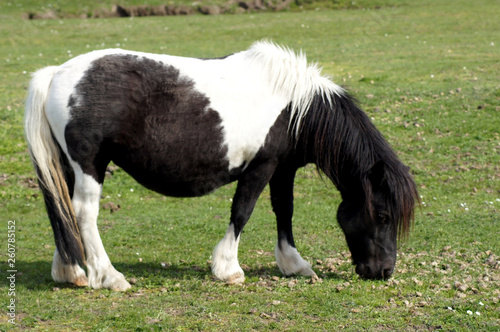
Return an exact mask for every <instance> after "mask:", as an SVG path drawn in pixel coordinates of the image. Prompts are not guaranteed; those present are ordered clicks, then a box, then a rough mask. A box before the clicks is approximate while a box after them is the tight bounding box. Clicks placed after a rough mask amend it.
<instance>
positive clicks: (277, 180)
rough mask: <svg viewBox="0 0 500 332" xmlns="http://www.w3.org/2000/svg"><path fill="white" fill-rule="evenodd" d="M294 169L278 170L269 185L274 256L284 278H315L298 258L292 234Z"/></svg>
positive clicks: (299, 257) (307, 265)
mask: <svg viewBox="0 0 500 332" xmlns="http://www.w3.org/2000/svg"><path fill="white" fill-rule="evenodd" d="M295 173H296V169H293V168H291V169H278V170H277V171H276V173H275V174H274V176H273V178H272V179H271V181H270V183H269V187H270V189H271V204H272V206H273V210H274V213H275V214H276V221H277V224H278V242H277V244H276V250H275V256H276V263H277V264H278V267H279V269H280V271H281V273H283V274H284V275H286V276H289V275H303V276H311V277H315V276H316V273H315V272H314V271H313V269H312V268H311V264H309V263H308V262H307V261H306V260H304V259H303V258H302V256H300V254H299V252H298V251H297V248H296V247H295V242H294V240H293V232H292V215H293V181H294V178H295Z"/></svg>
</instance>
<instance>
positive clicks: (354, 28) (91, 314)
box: [0, 0, 500, 331]
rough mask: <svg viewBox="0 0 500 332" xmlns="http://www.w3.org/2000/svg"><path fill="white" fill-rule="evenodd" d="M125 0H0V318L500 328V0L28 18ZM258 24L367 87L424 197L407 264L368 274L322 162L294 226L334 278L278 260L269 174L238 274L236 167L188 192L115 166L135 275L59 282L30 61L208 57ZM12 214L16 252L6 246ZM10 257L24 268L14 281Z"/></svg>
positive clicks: (233, 326)
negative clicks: (234, 271) (175, 194)
mask: <svg viewBox="0 0 500 332" xmlns="http://www.w3.org/2000/svg"><path fill="white" fill-rule="evenodd" d="M77 3H78V4H77ZM158 3H162V2H161V1H156V0H155V1H152V2H151V3H150V4H158ZM185 3H187V2H185ZM111 4H112V2H109V1H101V2H98V3H93V2H90V1H79V2H74V1H73V2H70V1H63V0H61V1H52V2H50V3H49V2H47V3H46V4H44V5H41V4H40V3H39V2H37V1H30V0H19V1H15V0H10V1H3V2H2V3H1V4H0V73H1V75H0V226H1V227H0V248H1V249H0V253H1V257H2V259H1V262H0V330H1V331H7V330H9V331H10V330H13V331H24V330H34V331H80V330H81V331H84V330H85V331H89V330H90V331H160V330H165V331H192V330H200V331H252V330H256V331H257V330H258V331H262V330H278V331H336V330H348V331H360V330H368V331H392V330H398V331H427V330H444V331H498V330H499V329H500V231H499V229H500V23H499V20H498V17H500V6H499V5H498V2H497V1H493V0H491V1H488V0H480V1H475V2H474V3H472V2H470V1H464V0H457V1H446V0H438V1H429V0H424V1H404V0H401V1H397V0H392V1H390V0H388V1H376V2H369V1H358V2H357V3H356V2H335V1H330V2H326V1H324V2H321V1H318V2H312V1H303V3H302V2H300V1H296V2H295V3H294V4H292V7H291V8H290V10H287V11H282V12H258V13H257V12H254V13H244V14H241V15H218V16H205V15H201V14H197V15H191V16H165V17H141V18H137V17H136V18H108V19H92V18H89V19H77V18H64V17H63V16H64V15H63V16H62V18H58V19H51V20H26V19H21V17H22V16H23V15H25V14H26V13H28V12H43V11H45V10H47V9H54V10H56V12H58V13H62V14H64V13H73V14H74V13H77V14H82V13H83V14H85V13H91V12H92V11H93V10H95V9H98V8H100V7H106V8H108V7H110V6H111ZM124 4H140V3H139V1H128V2H124ZM342 4H344V5H342ZM301 6H302V8H301ZM304 8H307V10H305V9H304ZM335 8H337V9H335ZM260 39H270V40H273V41H274V42H276V43H279V44H283V45H287V46H289V47H290V48H293V49H295V50H297V51H298V50H300V49H302V50H303V51H304V52H305V53H306V54H307V56H308V59H309V61H312V62H317V63H318V64H319V65H321V66H322V67H323V71H324V73H326V74H327V75H329V76H331V77H332V80H333V81H335V82H336V83H337V84H339V85H342V86H345V87H346V88H347V89H349V90H350V91H351V92H352V93H353V94H354V95H355V96H357V98H358V99H359V100H360V102H361V104H362V105H363V108H364V109H365V111H366V112H367V113H368V114H369V116H370V117H371V118H372V121H373V122H374V123H375V125H376V126H377V127H378V128H379V129H380V130H381V132H382V133H383V134H384V135H385V137H386V138H387V140H388V141H389V142H390V143H391V145H392V146H393V147H394V149H395V150H396V151H397V152H398V155H399V156H400V158H401V159H402V160H403V162H404V163H405V164H407V165H409V166H410V167H411V172H412V174H413V175H414V178H415V181H416V183H417V184H418V188H419V193H420V197H421V201H422V203H421V204H420V206H419V207H418V208H417V210H416V218H415V224H414V226H413V229H412V233H411V235H410V236H409V238H408V239H407V240H405V241H403V242H401V243H400V244H399V251H398V262H397V265H396V271H395V274H394V276H393V278H391V279H390V280H388V281H369V280H362V279H360V278H358V276H357V275H356V273H355V272H354V268H353V267H352V266H351V264H350V254H349V250H348V248H347V245H346V243H345V240H344V237H343V234H342V231H341V230H340V228H339V226H338V225H337V221H336V217H335V216H336V211H337V206H338V204H339V203H340V195H339V193H338V191H337V190H336V189H335V187H334V186H333V185H332V184H331V183H329V182H328V181H326V180H325V179H324V178H322V177H321V176H320V175H319V174H318V173H317V172H316V170H315V168H314V167H312V166H308V167H306V168H304V169H303V170H301V171H300V172H299V174H298V176H297V178H296V187H295V214H294V233H295V237H296V244H297V248H298V250H299V252H301V254H302V256H303V257H304V258H306V259H307V260H308V261H309V262H311V263H312V265H313V268H314V270H315V271H316V273H317V274H318V276H319V277H320V279H319V280H311V279H309V278H305V277H283V276H282V275H281V273H280V272H279V269H278V268H277V266H276V263H275V258H274V246H275V243H276V225H275V220H274V214H273V213H272V211H271V206H270V202H269V196H270V195H269V190H268V189H266V190H265V191H264V193H263V194H262V195H261V197H260V199H259V202H258V203H257V206H256V208H255V211H254V213H253V215H252V217H251V219H250V221H249V223H248V224H247V226H246V228H245V230H244V232H243V234H242V238H241V242H240V249H239V261H240V264H241V265H242V268H243V269H244V271H245V273H246V282H245V283H244V284H243V285H239V286H238V285H226V284H224V283H223V282H220V281H217V280H215V279H214V278H213V277H212V275H211V271H210V260H211V253H212V250H213V248H214V246H215V245H216V244H217V243H218V241H219V240H220V239H221V238H222V237H223V235H224V233H225V230H226V227H227V224H228V222H229V213H230V207H231V198H232V196H233V194H234V191H235V188H236V186H235V184H230V185H228V186H226V187H224V188H221V189H219V190H218V191H216V192H215V193H212V194H210V195H208V196H205V197H202V198H189V199H178V198H170V197H163V196H160V195H158V194H156V193H153V192H151V191H148V190H146V189H144V188H143V187H141V186H140V185H138V184H137V183H136V182H135V181H134V180H133V179H132V178H131V177H130V176H128V175H127V174H126V173H125V172H123V171H122V170H121V169H114V171H113V172H112V174H111V173H110V174H109V177H108V178H107V180H106V182H105V184H104V189H103V194H102V196H103V197H102V200H101V210H100V217H99V222H98V225H99V229H100V233H101V237H102V239H103V242H104V246H105V248H106V250H107V252H108V254H109V256H110V259H111V261H112V262H113V263H114V265H115V267H116V268H117V269H118V270H119V271H121V272H122V273H123V274H124V275H125V276H126V278H127V279H128V280H129V281H131V282H132V283H133V287H132V289H131V290H129V291H127V292H124V293H121V292H114V291H111V290H106V289H100V290H93V289H89V288H85V287H84V288H78V287H75V286H71V285H66V284H59V283H55V282H54V281H53V280H52V278H51V276H50V269H51V263H52V255H53V253H54V249H55V246H54V239H53V235H52V230H51V227H50V223H49V220H48V217H47V214H46V211H45V207H44V204H43V198H42V197H41V193H40V191H39V189H38V188H37V184H36V179H35V173H34V171H33V169H32V166H31V163H30V161H29V157H28V153H27V146H26V143H25V141H24V138H23V127H22V121H23V120H22V119H23V112H24V99H25V95H26V87H27V84H28V82H29V79H30V73H32V72H33V71H35V70H37V69H39V68H42V67H44V66H48V65H56V64H61V63H64V62H65V61H67V60H68V59H70V58H72V57H74V56H76V55H78V54H82V53H86V52H89V51H91V50H95V49H103V48H116V47H119V48H125V49H132V50H138V51H145V52H154V53H168V54H174V55H181V56H192V57H203V58H207V57H218V56H223V55H227V54H229V53H233V52H237V51H240V50H243V49H246V48H248V47H249V46H250V45H251V44H252V42H253V41H256V40H260ZM13 222H15V232H14V234H15V243H12V242H11V244H14V245H15V252H14V251H13V249H11V250H10V251H9V248H8V244H9V242H8V241H9V239H12V237H11V236H10V235H9V234H12V233H13V232H11V233H9V232H8V226H9V225H13V224H14V223H13ZM11 230H12V229H11ZM11 248H12V247H11ZM9 254H10V256H9ZM12 254H15V257H13V256H14V255H12ZM9 258H15V262H13V261H8V259H9ZM8 263H11V264H13V265H11V266H9V265H8ZM9 270H16V271H17V273H15V274H14V275H15V282H11V281H13V280H14V279H13V278H11V279H8V277H10V276H11V273H10V272H8V271H9ZM13 293H15V294H13ZM11 303H14V304H15V309H14V310H15V324H12V323H11V322H9V319H11V317H10V316H9V313H11V311H12V310H11V308H12V306H10V308H9V307H8V306H9V305H10V304H11Z"/></svg>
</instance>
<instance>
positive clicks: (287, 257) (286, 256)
mask: <svg viewBox="0 0 500 332" xmlns="http://www.w3.org/2000/svg"><path fill="white" fill-rule="evenodd" d="M275 256H276V263H277V264H278V267H279V269H280V271H281V273H283V274H284V275H286V276H289V275H303V276H311V277H312V276H315V275H316V273H315V272H314V271H313V269H312V268H311V264H309V263H308V262H307V261H306V260H304V259H303V258H302V257H301V256H300V254H299V252H298V251H297V248H294V247H292V246H291V245H290V244H289V243H288V242H287V241H286V240H281V242H280V243H278V244H276V250H275Z"/></svg>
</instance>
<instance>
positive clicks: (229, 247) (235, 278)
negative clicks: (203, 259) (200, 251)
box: [212, 224, 245, 284]
mask: <svg viewBox="0 0 500 332" xmlns="http://www.w3.org/2000/svg"><path fill="white" fill-rule="evenodd" d="M239 242H240V237H239V236H238V238H235V236H234V225H233V224H230V225H229V227H228V228H227V231H226V235H225V236H224V238H223V239H222V240H221V241H220V242H219V244H217V246H215V249H214V253H213V255H212V273H213V274H214V275H215V276H216V277H217V278H218V279H220V280H223V281H226V282H228V283H231V284H241V283H243V282H244V281H245V273H244V272H243V270H242V269H241V267H240V264H239V263H238V244H239Z"/></svg>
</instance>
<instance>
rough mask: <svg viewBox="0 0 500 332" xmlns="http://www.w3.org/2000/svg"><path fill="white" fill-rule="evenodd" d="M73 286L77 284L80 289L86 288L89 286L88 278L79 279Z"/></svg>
mask: <svg viewBox="0 0 500 332" xmlns="http://www.w3.org/2000/svg"><path fill="white" fill-rule="evenodd" d="M73 284H75V285H76V286H78V287H84V286H88V285H89V280H88V279H87V277H86V276H83V277H78V278H76V279H75V281H73Z"/></svg>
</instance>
